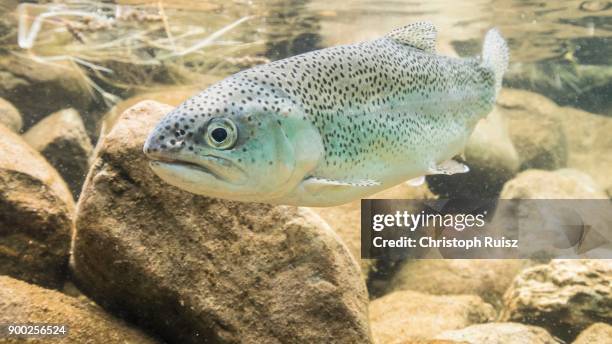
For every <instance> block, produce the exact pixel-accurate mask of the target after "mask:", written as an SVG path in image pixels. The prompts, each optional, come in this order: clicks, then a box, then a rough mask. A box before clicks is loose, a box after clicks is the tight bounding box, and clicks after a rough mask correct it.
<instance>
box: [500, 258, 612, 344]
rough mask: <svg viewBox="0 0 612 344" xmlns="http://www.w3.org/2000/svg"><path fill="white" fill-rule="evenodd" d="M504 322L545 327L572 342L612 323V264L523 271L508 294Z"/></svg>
mask: <svg viewBox="0 0 612 344" xmlns="http://www.w3.org/2000/svg"><path fill="white" fill-rule="evenodd" d="M501 318H502V320H504V321H516V322H522V323H527V324H533V325H538V326H542V327H544V328H546V329H548V330H549V331H550V332H551V333H552V334H553V335H555V336H557V337H559V338H562V339H564V340H571V339H572V338H574V337H575V336H576V335H577V334H578V333H580V331H582V330H584V329H585V328H587V327H588V326H589V325H591V324H594V323H596V322H606V323H610V322H611V321H612V261H610V260H596V259H593V260H554V261H552V262H551V263H550V264H547V265H540V266H536V267H533V268H530V269H527V270H525V271H523V272H522V273H521V274H520V275H518V276H517V278H516V279H515V281H514V282H513V284H512V286H511V287H510V288H509V289H508V291H507V292H506V294H505V295H504V309H503V312H502V314H501Z"/></svg>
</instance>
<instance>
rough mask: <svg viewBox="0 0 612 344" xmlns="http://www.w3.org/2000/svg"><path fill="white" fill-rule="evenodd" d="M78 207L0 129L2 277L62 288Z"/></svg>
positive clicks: (37, 158) (34, 157) (34, 156)
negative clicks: (74, 215)
mask: <svg viewBox="0 0 612 344" xmlns="http://www.w3.org/2000/svg"><path fill="white" fill-rule="evenodd" d="M73 214H74V201H73V200H72V196H71V195H70V191H69V190H68V188H67V187H66V184H65V183H64V181H63V180H62V178H61V177H60V176H59V174H58V173H57V172H56V171H55V170H54V169H53V167H51V166H50V165H49V164H48V163H47V161H45V159H44V158H43V157H42V156H41V155H40V154H39V153H38V152H37V151H35V150H34V149H33V148H31V147H30V146H29V145H28V144H27V143H26V142H24V141H23V140H22V139H21V137H19V136H18V135H17V134H15V133H13V132H12V131H11V130H9V129H7V128H6V127H4V126H3V125H0V274H2V275H10V276H13V277H16V278H19V279H23V280H26V281H29V282H33V283H37V284H42V285H45V286H49V287H60V286H61V284H62V281H63V280H64V276H65V272H66V267H67V263H68V251H69V247H70V236H71V233H72V218H73Z"/></svg>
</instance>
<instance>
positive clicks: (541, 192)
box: [499, 169, 608, 199]
mask: <svg viewBox="0 0 612 344" xmlns="http://www.w3.org/2000/svg"><path fill="white" fill-rule="evenodd" d="M499 197H500V199H607V198H608V196H607V195H606V193H605V192H604V191H603V190H602V189H601V187H600V186H599V185H597V183H596V182H595V181H594V180H593V178H591V177H590V176H589V175H588V174H586V173H584V172H581V171H578V170H574V169H560V170H557V171H543V170H527V171H523V172H521V173H519V174H518V175H517V176H516V177H515V178H514V179H512V180H510V181H509V182H507V183H506V185H504V188H503V189H502V192H501V194H500V196H499Z"/></svg>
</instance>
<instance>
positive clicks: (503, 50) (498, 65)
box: [482, 28, 509, 93]
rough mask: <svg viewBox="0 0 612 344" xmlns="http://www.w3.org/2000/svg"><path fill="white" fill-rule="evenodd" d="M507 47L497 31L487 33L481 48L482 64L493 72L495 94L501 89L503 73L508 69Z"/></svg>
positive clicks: (492, 30)
mask: <svg viewBox="0 0 612 344" xmlns="http://www.w3.org/2000/svg"><path fill="white" fill-rule="evenodd" d="M508 58H509V51H508V45H507V44H506V41H505V40H504V38H503V37H502V36H501V35H500V33H499V31H497V29H495V28H493V29H491V30H489V32H487V35H486V36H485V39H484V45H483V47H482V62H483V64H484V65H485V66H487V67H489V68H491V69H492V70H493V74H494V75H495V93H498V92H499V90H500V89H501V85H502V78H503V77H504V72H505V71H506V69H507V68H508Z"/></svg>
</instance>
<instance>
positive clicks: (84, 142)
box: [23, 109, 93, 199]
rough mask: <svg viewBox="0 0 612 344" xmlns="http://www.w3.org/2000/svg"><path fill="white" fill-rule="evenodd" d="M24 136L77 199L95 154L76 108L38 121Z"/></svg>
mask: <svg viewBox="0 0 612 344" xmlns="http://www.w3.org/2000/svg"><path fill="white" fill-rule="evenodd" d="M23 138H24V139H25V140H26V142H27V143H29V144H30V146H32V147H34V149H36V150H37V151H39V152H40V153H41V154H42V155H43V156H44V157H45V158H47V161H49V162H50V163H51V165H53V167H55V168H56V169H57V171H58V172H59V173H60V174H61V175H62V177H64V180H65V181H66V183H67V184H68V187H69V188H70V190H71V191H72V195H73V196H74V197H75V199H76V198H78V196H79V193H80V192H81V186H82V185H83V181H84V180H85V176H86V175H87V172H88V171H89V159H90V157H91V154H92V153H93V147H92V146H91V142H90V141H89V137H88V136H87V132H86V131H85V127H84V126H83V121H82V120H81V116H80V115H79V113H78V112H76V111H75V110H74V109H67V110H61V111H58V112H56V113H53V114H51V115H49V116H47V117H45V118H44V119H43V120H42V121H40V122H38V123H36V125H35V126H33V127H32V128H30V130H28V131H27V132H26V133H25V134H24V135H23Z"/></svg>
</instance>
